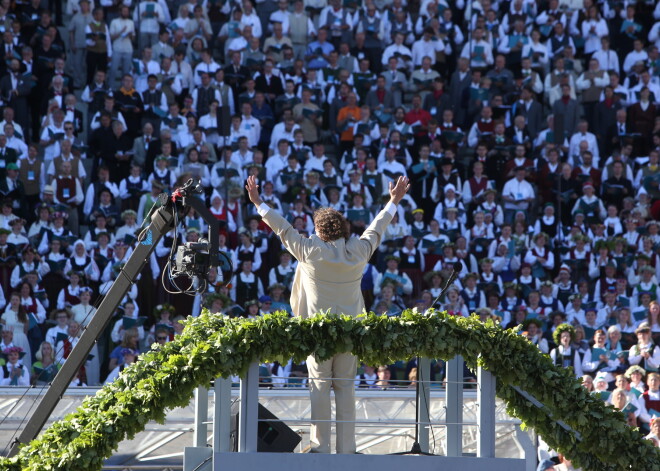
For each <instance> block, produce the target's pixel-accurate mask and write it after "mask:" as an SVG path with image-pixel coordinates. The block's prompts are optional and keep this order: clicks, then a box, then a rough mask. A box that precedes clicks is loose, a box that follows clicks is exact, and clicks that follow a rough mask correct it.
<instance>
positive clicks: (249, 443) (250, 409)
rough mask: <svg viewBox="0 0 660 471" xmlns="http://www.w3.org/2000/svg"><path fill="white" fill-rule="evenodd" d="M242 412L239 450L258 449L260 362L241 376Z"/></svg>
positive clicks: (251, 450)
mask: <svg viewBox="0 0 660 471" xmlns="http://www.w3.org/2000/svg"><path fill="white" fill-rule="evenodd" d="M240 389H241V393H240V394H241V413H240V416H239V417H240V418H239V425H238V451H239V452H242V453H255V452H256V451H257V427H258V426H259V363H256V362H254V363H252V364H251V365H250V368H249V369H248V372H247V374H246V375H245V377H244V378H241V388H240Z"/></svg>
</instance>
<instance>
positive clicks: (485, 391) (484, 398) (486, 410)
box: [477, 367, 495, 458]
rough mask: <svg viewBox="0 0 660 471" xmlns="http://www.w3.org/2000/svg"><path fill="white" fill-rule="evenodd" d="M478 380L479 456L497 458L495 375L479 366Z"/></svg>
mask: <svg viewBox="0 0 660 471" xmlns="http://www.w3.org/2000/svg"><path fill="white" fill-rule="evenodd" d="M477 381H478V383H479V386H478V390H477V405H478V406H479V412H478V415H477V426H478V428H479V439H478V440H477V457H479V458H495V376H493V375H492V374H490V373H489V372H488V371H486V370H484V369H483V368H481V367H479V368H478V370H477Z"/></svg>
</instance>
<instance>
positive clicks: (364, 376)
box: [355, 364, 378, 389]
mask: <svg viewBox="0 0 660 471" xmlns="http://www.w3.org/2000/svg"><path fill="white" fill-rule="evenodd" d="M377 381H378V374H377V373H376V369H375V368H374V367H373V366H370V365H367V364H364V365H363V367H362V373H360V374H359V375H357V376H356V377H355V386H356V387H358V388H360V389H364V388H375V387H376V382H377Z"/></svg>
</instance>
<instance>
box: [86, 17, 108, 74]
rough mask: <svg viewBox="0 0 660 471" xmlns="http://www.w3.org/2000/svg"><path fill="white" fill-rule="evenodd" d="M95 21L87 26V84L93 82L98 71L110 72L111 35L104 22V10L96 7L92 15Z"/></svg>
mask: <svg viewBox="0 0 660 471" xmlns="http://www.w3.org/2000/svg"><path fill="white" fill-rule="evenodd" d="M92 17H93V20H92V21H91V22H90V23H89V24H88V25H87V28H86V29H85V33H86V36H87V83H90V82H91V81H92V78H93V77H94V74H95V73H96V71H97V70H101V71H103V72H105V71H106V70H108V58H109V57H110V56H111V55H112V54H111V52H110V49H109V47H111V46H110V33H109V30H108V25H107V24H106V23H105V21H104V20H103V8H101V7H96V8H94V11H93V13H92Z"/></svg>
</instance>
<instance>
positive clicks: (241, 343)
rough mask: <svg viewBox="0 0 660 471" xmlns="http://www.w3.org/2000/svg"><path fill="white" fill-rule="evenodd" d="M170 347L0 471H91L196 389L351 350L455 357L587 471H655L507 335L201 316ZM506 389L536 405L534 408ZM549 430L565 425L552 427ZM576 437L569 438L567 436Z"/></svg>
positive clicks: (415, 325)
mask: <svg viewBox="0 0 660 471" xmlns="http://www.w3.org/2000/svg"><path fill="white" fill-rule="evenodd" d="M185 324H186V326H185V329H184V331H183V333H182V334H181V335H180V336H178V337H176V339H175V340H174V341H173V342H170V343H167V344H165V345H164V346H158V347H155V349H154V350H153V351H150V352H148V353H145V354H143V355H141V356H140V359H139V361H138V362H137V363H135V364H133V365H131V366H129V367H127V368H126V369H125V370H124V371H123V372H122V374H121V375H120V376H119V378H118V379H117V380H115V381H114V382H113V383H112V384H109V385H106V386H104V387H103V388H102V389H100V390H99V391H98V392H97V393H96V395H95V396H92V397H89V398H87V399H85V401H84V402H83V403H82V405H81V406H80V407H79V408H78V409H77V410H76V411H75V412H73V413H71V414H69V415H68V416H66V417H65V418H64V419H63V420H61V421H58V422H56V423H54V424H53V425H52V426H51V427H50V428H48V429H47V430H46V431H44V433H43V434H42V435H41V436H40V438H38V439H36V440H34V441H32V442H31V443H29V444H27V445H25V446H23V447H22V448H21V450H20V451H19V453H18V454H17V455H16V456H15V457H13V458H9V459H8V458H2V459H0V469H3V470H4V469H6V470H10V471H14V470H19V469H26V470H35V471H36V470H39V471H41V470H67V471H90V470H95V469H100V468H101V466H102V464H103V460H104V459H105V458H107V457H109V456H111V455H112V452H113V450H116V449H117V446H118V445H119V443H120V442H121V441H122V440H126V439H131V438H133V437H134V436H135V434H136V433H138V432H140V431H141V430H143V429H144V427H145V425H146V424H147V422H149V421H150V420H155V421H158V422H160V423H162V422H163V421H164V420H165V412H166V410H168V409H172V408H175V407H181V406H185V405H187V404H189V402H190V399H191V397H192V396H193V392H194V389H195V388H196V387H198V386H207V387H208V386H210V383H211V381H212V380H213V379H214V378H216V377H219V376H223V377H227V376H229V375H231V374H243V373H245V372H246V371H247V369H248V367H249V365H250V363H251V362H253V361H269V360H270V361H272V360H280V361H285V360H287V359H288V358H290V357H294V358H295V359H297V360H302V359H304V358H306V357H307V356H308V355H309V354H310V353H314V354H316V355H317V356H318V357H320V358H321V359H326V358H330V357H331V356H333V355H334V354H336V353H339V352H346V351H353V352H354V353H355V354H356V355H357V356H358V357H360V358H361V359H363V360H364V361H366V362H368V363H370V364H388V363H392V362H394V361H395V360H398V359H406V358H411V357H414V356H416V355H420V356H424V357H429V358H440V359H443V360H448V359H451V358H453V357H454V356H456V355H461V356H463V358H465V360H466V362H467V364H468V366H469V367H471V368H476V367H477V366H482V367H483V368H485V369H486V370H488V371H490V372H491V373H492V374H494V375H495V376H496V377H497V395H498V396H499V397H500V398H502V399H503V400H504V401H505V402H506V404H507V411H508V412H509V414H511V415H512V416H514V417H518V418H519V419H521V420H522V421H523V424H524V425H525V426H526V427H531V428H533V429H534V430H536V432H537V433H538V434H539V435H541V436H542V437H543V439H544V440H545V441H546V442H547V443H548V444H549V445H550V446H551V447H553V448H555V449H557V450H559V451H560V452H561V453H563V454H564V455H566V456H567V457H569V458H570V459H572V460H573V462H574V465H575V466H579V467H582V468H583V469H585V470H598V471H603V470H612V471H614V470H623V469H635V470H636V471H644V470H654V469H655V470H657V469H658V463H660V451H658V449H657V448H655V447H654V446H653V445H652V443H651V442H650V441H647V440H644V439H643V438H642V436H641V435H640V433H639V432H638V431H636V430H634V429H631V428H629V427H628V426H627V425H626V423H625V421H624V418H623V415H622V414H621V413H620V412H618V411H615V410H613V409H612V407H611V406H608V405H606V404H605V403H604V402H603V401H602V400H600V399H598V398H596V397H594V396H592V395H590V394H589V393H588V392H587V391H586V390H585V389H584V388H583V387H582V386H581V384H580V382H579V381H578V380H577V379H576V378H575V377H574V375H573V374H572V371H571V370H569V369H563V368H558V367H556V366H555V365H553V363H552V360H551V359H550V358H549V357H548V356H547V355H543V354H541V353H540V352H539V350H538V349H537V347H535V346H534V345H532V344H531V343H530V342H529V341H528V340H527V339H526V338H524V337H523V336H520V335H518V333H517V331H511V330H502V329H501V328H499V327H497V326H496V325H494V324H493V323H492V321H488V322H486V323H482V322H480V321H479V320H478V319H477V318H476V316H472V317H470V318H462V317H454V316H449V315H447V314H446V313H435V314H434V315H430V316H428V315H423V314H420V313H417V312H416V311H414V310H407V311H405V312H404V313H403V314H402V315H401V316H400V317H385V316H377V315H375V314H373V313H371V314H365V315H363V316H359V317H357V318H352V317H349V316H336V315H331V314H328V313H321V314H318V315H316V316H314V317H312V318H308V319H301V318H289V317H288V316H287V315H286V313H284V312H280V313H276V314H270V315H266V316H263V317H259V318H256V319H229V318H226V317H222V316H218V315H211V314H209V313H208V312H204V313H203V314H202V315H201V316H200V317H198V318H189V319H188V320H186V321H185ZM514 386H517V387H519V388H520V389H521V390H524V391H526V392H527V393H528V394H531V395H532V396H534V397H535V398H536V399H537V400H539V401H540V402H542V403H543V404H544V405H545V408H543V409H539V408H537V407H536V406H534V405H533V404H532V403H531V402H529V400H527V399H525V398H524V397H523V396H521V395H520V394H519V393H518V392H517V391H516V390H515V389H514ZM556 420H561V421H563V422H564V423H565V424H566V425H567V426H568V430H567V427H562V426H561V425H560V424H558V423H557V422H556ZM575 432H577V433H575Z"/></svg>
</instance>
